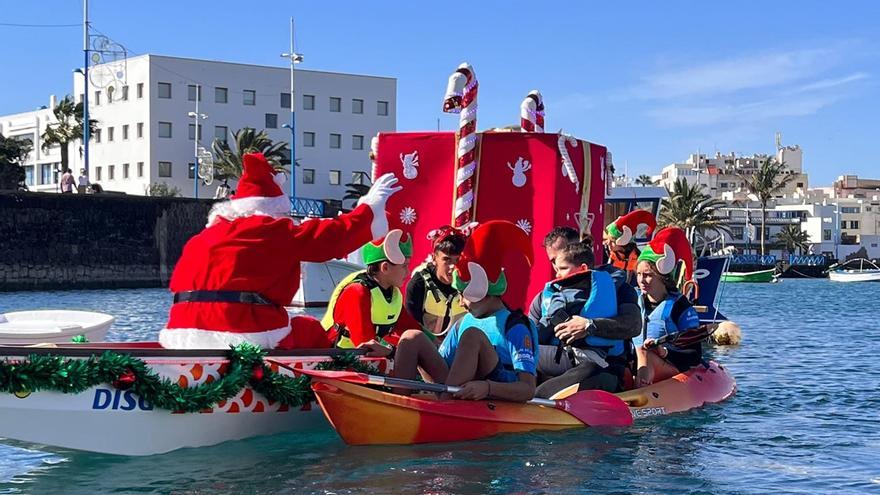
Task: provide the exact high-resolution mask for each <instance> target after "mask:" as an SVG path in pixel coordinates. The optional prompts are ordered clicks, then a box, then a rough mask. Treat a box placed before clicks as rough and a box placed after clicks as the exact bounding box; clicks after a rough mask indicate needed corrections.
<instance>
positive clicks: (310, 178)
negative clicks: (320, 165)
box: [302, 168, 315, 184]
mask: <svg viewBox="0 0 880 495" xmlns="http://www.w3.org/2000/svg"><path fill="white" fill-rule="evenodd" d="M302 173H303V184H314V183H315V169H313V168H304V169H303V171H302Z"/></svg>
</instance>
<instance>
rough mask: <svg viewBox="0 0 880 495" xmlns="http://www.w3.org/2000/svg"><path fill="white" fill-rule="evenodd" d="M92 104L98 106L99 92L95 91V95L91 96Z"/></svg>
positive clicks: (99, 102)
mask: <svg viewBox="0 0 880 495" xmlns="http://www.w3.org/2000/svg"><path fill="white" fill-rule="evenodd" d="M93 100H94V101H92V104H93V105H95V106H98V105H100V104H101V92H100V91H95V97H94V98H93Z"/></svg>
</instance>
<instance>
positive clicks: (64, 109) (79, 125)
mask: <svg viewBox="0 0 880 495" xmlns="http://www.w3.org/2000/svg"><path fill="white" fill-rule="evenodd" d="M52 113H53V114H55V122H51V123H49V125H48V126H46V130H45V131H43V135H42V136H41V137H42V140H43V144H42V146H41V148H42V149H43V151H48V150H49V148H51V147H53V146H59V147H60V148H61V170H62V171H64V170H70V158H69V150H68V148H69V145H70V143H71V142H72V141H76V140H77V139H82V138H83V104H82V102H80V103H74V102H73V98H71V97H70V95H67V96H65V97H64V99H63V100H61V101H59V102H58V104H57V105H55V108H53V109H52ZM97 128H98V121H97V120H94V119H89V135H90V136H93V135H94V134H95V130H96V129H97Z"/></svg>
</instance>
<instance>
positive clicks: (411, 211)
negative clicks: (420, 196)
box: [400, 206, 417, 225]
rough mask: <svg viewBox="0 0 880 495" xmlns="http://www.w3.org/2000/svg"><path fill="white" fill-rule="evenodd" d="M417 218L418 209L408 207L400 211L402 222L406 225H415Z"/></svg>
mask: <svg viewBox="0 0 880 495" xmlns="http://www.w3.org/2000/svg"><path fill="white" fill-rule="evenodd" d="M416 216H417V215H416V209H415V208H413V207H412V206H407V207H404V208H403V209H402V210H400V221H401V222H403V223H404V224H406V225H412V224H413V223H415V221H416Z"/></svg>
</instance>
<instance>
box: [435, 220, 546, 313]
mask: <svg viewBox="0 0 880 495" xmlns="http://www.w3.org/2000/svg"><path fill="white" fill-rule="evenodd" d="M508 252H516V253H521V254H522V255H523V256H525V257H526V260H527V261H528V263H529V265H531V264H532V262H533V261H534V254H533V252H532V243H531V241H530V240H529V236H528V234H526V233H525V231H524V230H522V229H521V228H519V227H517V226H516V225H514V224H512V223H510V222H508V221H505V220H493V221H491V222H486V223H483V224H480V225H479V226H477V227H476V228H475V229H474V231H473V232H472V233H471V235H470V237H468V240H467V243H466V244H465V246H464V252H462V253H461V257H460V258H459V259H458V263H456V265H455V270H453V272H452V286H453V287H455V289H456V290H458V291H459V292H461V295H462V297H463V298H465V299H467V300H468V301H470V302H477V301H480V300H481V299H483V298H484V297H486V296H501V295H503V294H504V292H505V291H507V277H505V275H504V268H503V267H502V262H503V260H504V257H505V256H504V255H505V254H507V253H508Z"/></svg>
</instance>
